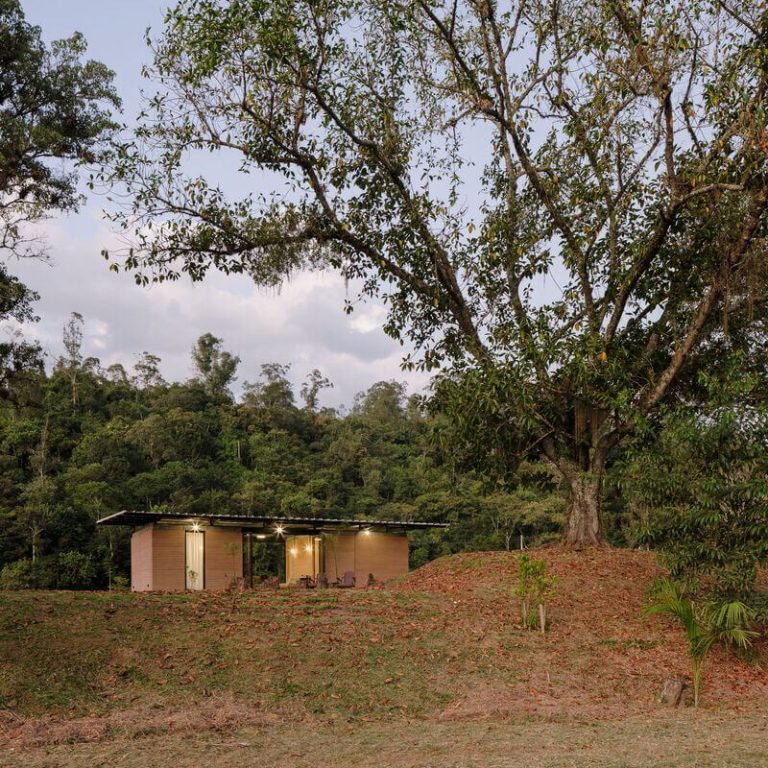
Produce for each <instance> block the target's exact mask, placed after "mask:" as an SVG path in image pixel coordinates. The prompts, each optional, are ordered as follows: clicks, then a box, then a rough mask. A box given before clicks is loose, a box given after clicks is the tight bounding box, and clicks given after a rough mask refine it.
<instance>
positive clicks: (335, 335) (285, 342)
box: [10, 0, 428, 406]
mask: <svg viewBox="0 0 768 768" xmlns="http://www.w3.org/2000/svg"><path fill="white" fill-rule="evenodd" d="M167 5H168V4H167V3H165V2H160V1H159V0H66V2H62V0H22V6H23V8H24V11H25V13H26V16H27V19H28V21H30V22H31V23H33V24H36V25H39V26H40V27H41V28H42V30H43V36H44V38H45V39H46V40H48V41H50V40H52V39H57V38H62V37H68V36H69V35H71V34H72V32H74V31H79V32H81V33H82V34H83V35H84V36H85V39H86V40H87V42H88V57H89V58H94V59H97V60H99V61H102V62H104V63H105V64H106V65H107V66H109V67H110V68H111V69H112V70H114V72H115V74H116V78H115V85H116V88H117V90H118V92H119V94H120V96H121V98H122V99H123V110H124V112H123V116H122V119H123V120H124V121H126V122H128V123H130V122H131V120H132V119H133V118H134V117H135V115H136V114H137V112H138V110H139V108H140V104H141V97H140V93H141V89H142V87H144V86H145V85H146V83H145V81H143V80H142V78H141V74H140V73H141V67H142V64H146V63H149V51H148V49H147V48H146V45H145V42H144V35H145V31H146V29H147V28H148V27H151V28H152V29H153V30H155V31H157V32H159V31H160V29H161V27H162V19H163V12H164V9H165V7H166V6H167ZM105 205H107V203H106V201H105V200H104V199H103V198H100V197H98V196H95V195H92V196H90V197H89V198H88V200H87V203H86V204H85V205H84V206H82V207H81V209H80V211H79V212H78V213H76V214H70V215H68V216H66V217H61V216H57V217H56V218H53V219H51V220H48V221H46V222H44V223H42V224H40V225H39V227H38V230H39V233H40V234H42V235H43V236H44V237H45V238H46V240H47V244H48V254H49V260H48V262H47V263H46V262H42V261H37V260H34V261H33V260H24V261H17V262H14V263H12V264H11V265H10V270H11V272H12V273H13V274H15V275H17V276H18V277H19V278H20V279H21V280H22V282H24V283H25V284H26V285H27V286H29V287H30V288H31V289H33V290H35V291H37V292H38V293H39V294H40V301H39V302H37V304H36V312H37V314H38V315H39V316H40V321H39V322H38V323H36V324H34V325H31V326H27V327H26V328H25V329H24V333H25V336H26V337H28V338H31V339H37V340H38V341H39V342H40V343H41V345H42V347H43V349H44V350H45V352H46V354H47V356H48V361H49V362H52V361H54V360H55V359H56V357H58V355H59V354H60V353H61V349H62V347H61V334H62V328H63V326H64V324H65V323H66V322H67V320H68V318H69V316H70V313H71V312H79V313H80V314H81V315H83V317H84V318H85V329H84V345H83V346H84V350H83V351H84V354H85V355H88V356H94V357H98V358H99V359H100V360H101V362H102V365H103V366H104V367H107V366H108V365H111V364H112V363H118V362H119V363H122V364H123V365H124V366H126V368H129V369H130V366H132V364H133V363H134V362H135V361H136V359H137V357H138V355H139V354H140V353H141V352H142V351H144V350H146V351H149V352H152V353H153V354H156V355H159V356H160V358H161V359H162V366H161V367H162V372H163V375H164V376H165V378H166V379H168V380H185V379H187V378H189V377H191V376H192V375H193V370H192V366H191V362H190V360H191V356H190V350H191V348H192V346H193V345H194V343H195V340H196V339H197V338H198V337H199V336H200V335H201V334H203V333H206V332H210V333H213V334H214V335H215V336H218V337H220V338H222V339H223V341H224V347H225V348H226V349H227V350H229V351H231V352H233V353H235V354H237V355H239V356H240V358H241V364H240V367H239V369H238V383H237V384H236V386H235V389H236V390H237V388H238V385H239V384H241V383H242V382H243V381H255V380H257V379H258V376H259V371H260V367H261V365H262V364H263V363H268V362H278V363H283V364H290V365H291V374H290V377H291V379H292V380H293V381H294V382H295V384H296V391H297V392H298V386H299V383H300V382H301V381H302V380H303V379H304V377H305V375H306V374H307V373H308V372H309V371H311V370H312V369H314V368H319V369H320V370H321V371H322V372H323V374H324V375H326V376H327V377H328V378H330V379H331V381H332V382H333V383H334V389H333V390H330V391H327V392H326V393H324V398H323V404H324V405H328V406H339V405H346V406H350V405H351V404H352V402H353V399H354V396H355V394H356V393H357V392H359V391H361V390H364V389H367V388H368V387H369V386H371V385H372V384H374V383H375V382H377V381H381V380H384V379H396V380H398V381H405V382H407V384H408V386H409V389H410V390H411V391H420V390H421V389H422V388H423V387H424V386H425V385H426V384H427V382H428V379H427V377H426V375H424V374H418V373H407V372H404V371H402V370H401V368H400V363H401V360H402V357H403V348H402V347H401V346H400V345H399V344H398V343H397V342H395V341H394V340H392V339H390V338H389V337H387V336H386V335H385V334H384V333H383V331H382V330H381V326H382V324H383V321H384V317H385V312H384V309H383V307H382V306H380V305H378V304H376V303H373V302H368V303H365V304H362V303H359V304H357V305H356V309H355V311H354V312H353V313H352V314H351V315H346V314H344V312H343V306H344V299H345V298H346V297H348V298H351V299H354V298H355V296H354V294H353V295H350V296H348V294H347V288H346V287H345V285H344V282H343V280H342V279H341V278H340V277H338V276H337V275H335V274H333V273H321V274H318V273H313V274H306V273H302V274H299V275H296V276H295V277H294V278H293V279H292V280H291V281H290V282H288V283H286V284H285V285H284V286H283V287H282V288H281V289H280V290H279V291H267V290H264V289H260V288H256V287H255V286H254V285H253V284H252V283H251V282H250V281H249V280H248V279H247V278H246V277H243V276H231V277H227V276H224V275H221V274H218V273H213V272H211V273H209V276H208V277H207V278H206V280H205V281H203V282H202V283H196V284H193V283H192V282H191V281H189V280H188V279H186V278H184V279H182V280H180V281H178V282H176V283H171V284H162V285H156V286H152V287H150V288H141V287H138V286H136V285H135V283H134V280H133V277H132V276H131V275H130V274H115V273H113V272H110V271H109V269H108V265H107V262H106V261H105V260H104V259H103V258H102V257H101V256H100V253H101V250H102V249H104V248H107V249H110V248H114V247H115V246H116V245H117V238H116V235H115V233H114V231H112V229H111V226H110V224H109V223H108V222H106V221H104V219H103V217H102V210H103V208H104V207H105Z"/></svg>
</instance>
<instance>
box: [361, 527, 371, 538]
mask: <svg viewBox="0 0 768 768" xmlns="http://www.w3.org/2000/svg"><path fill="white" fill-rule="evenodd" d="M362 534H363V536H370V535H371V529H370V528H363V530H362Z"/></svg>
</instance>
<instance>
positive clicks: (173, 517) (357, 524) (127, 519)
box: [96, 510, 448, 534]
mask: <svg viewBox="0 0 768 768" xmlns="http://www.w3.org/2000/svg"><path fill="white" fill-rule="evenodd" d="M149 523H169V524H176V525H194V524H197V525H214V526H225V527H234V528H244V529H246V530H249V531H266V532H270V533H279V532H278V531H276V529H277V528H282V529H283V531H282V532H283V533H288V534H296V533H303V532H308V533H318V532H321V531H332V530H333V531H338V530H347V531H355V530H366V529H367V530H373V531H420V530H426V529H430V528H448V523H423V522H410V521H405V520H350V519H343V518H335V517H275V516H272V515H269V516H267V515H187V514H182V513H179V512H140V511H136V512H133V511H129V510H123V511H122V512H116V513H115V514H113V515H108V516H107V517H102V518H101V520H97V521H96V525H129V526H133V527H134V528H135V527H137V526H141V525H148V524H149Z"/></svg>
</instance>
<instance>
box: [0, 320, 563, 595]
mask: <svg viewBox="0 0 768 768" xmlns="http://www.w3.org/2000/svg"><path fill="white" fill-rule="evenodd" d="M82 328H83V323H82V318H81V317H80V316H78V315H73V316H72V319H71V321H70V322H69V323H68V324H67V326H66V327H65V329H64V334H63V340H62V341H63V354H62V355H61V357H60V358H59V359H58V360H57V361H56V363H55V365H54V366H53V369H52V370H51V371H50V372H46V371H45V370H44V368H43V366H42V365H41V364H40V360H39V357H38V356H36V355H35V354H33V352H34V350H33V349H31V348H30V349H28V353H29V354H28V361H27V363H26V364H21V365H20V366H18V367H17V369H16V370H15V371H13V372H12V373H9V375H8V376H7V380H6V382H5V388H6V397H5V398H4V402H3V405H2V409H1V410H0V440H2V444H1V445H0V454H1V455H2V458H1V459H0V462H1V464H0V574H1V575H0V586H6V587H13V586H25V585H26V586H39V587H89V586H107V585H108V584H109V583H110V582H111V583H113V584H114V583H115V580H116V579H117V583H118V584H120V583H124V579H125V578H126V575H127V568H128V546H127V540H128V532H127V531H122V530H119V529H113V528H107V529H101V528H96V526H95V521H96V520H97V519H98V518H100V517H103V516H105V515H108V514H110V513H111V512H114V511H116V510H120V509H150V508H155V509H157V508H168V509H173V510H176V511H180V512H188V513H190V514H200V515H202V514H205V513H213V512H237V513H243V514H270V515H286V516H287V515H294V516H316V515H317V516H333V517H366V516H369V517H376V518H388V519H390V518H391V519H419V520H446V521H449V522H452V523H453V525H452V527H451V529H450V530H449V531H448V532H442V531H441V532H437V533H428V534H420V535H418V536H415V537H414V540H413V552H412V559H413V562H414V564H420V563H423V562H424V561H426V560H427V559H429V558H431V557H435V556H437V555H439V554H444V553H447V552H452V551H458V550H460V549H476V548H482V549H489V548H513V547H515V546H518V541H519V539H518V537H519V535H520V534H521V533H522V534H523V535H524V536H525V537H526V539H527V540H528V541H529V542H530V541H532V540H537V541H541V540H543V539H546V538H548V537H549V538H551V537H554V536H556V535H557V533H558V531H559V530H560V528H561V526H562V523H563V519H564V518H563V513H564V509H565V504H564V501H563V499H562V496H561V495H560V494H559V493H558V489H557V487H556V485H555V483H554V481H553V479H552V477H551V475H550V473H549V472H548V471H547V470H546V469H545V468H543V467H541V466H538V465H530V466H529V465H524V466H523V467H522V468H521V471H520V473H518V474H519V477H518V478H517V480H516V482H518V483H519V486H518V487H516V488H515V487H511V488H510V487H509V486H507V487H506V488H504V489H503V490H499V489H498V488H496V489H494V490H491V491H489V484H488V482H487V480H485V479H484V478H482V477H480V476H478V475H477V474H476V473H468V472H459V471H458V470H457V469H456V467H455V466H454V465H453V464H452V463H451V462H450V461H449V459H450V457H449V456H448V455H447V453H446V450H445V448H444V447H443V446H444V443H445V441H446V424H445V423H443V422H442V421H441V419H440V417H439V416H437V417H436V416H430V415H428V414H427V413H426V412H425V410H424V408H423V403H422V401H421V400H420V399H419V398H417V397H414V396H412V397H407V396H406V391H405V388H404V386H403V385H402V384H400V383H397V382H394V381H389V382H378V383H376V384H374V385H373V386H372V387H370V388H369V389H368V390H367V391H365V392H363V393H361V394H360V395H358V396H357V398H356V400H355V402H354V405H353V406H352V408H351V409H350V410H349V412H348V413H347V414H346V415H342V414H340V413H338V412H337V411H335V410H333V409H330V408H324V407H322V405H321V401H322V391H323V390H324V389H326V388H328V387H330V386H332V384H331V382H329V381H328V380H327V379H325V378H324V377H323V376H322V375H321V373H320V372H318V371H313V372H311V373H310V374H309V375H308V376H307V377H306V381H305V382H304V384H303V385H302V387H301V390H300V393H299V396H298V397H297V395H296V393H295V392H294V391H293V389H292V387H291V384H290V382H289V380H288V377H287V375H288V367H287V366H283V365H279V364H276V363H267V364H264V365H263V366H262V373H261V377H260V378H259V380H258V381H257V382H253V383H248V382H245V383H244V384H243V386H242V397H241V398H240V399H239V401H235V399H234V398H233V396H232V394H231V391H230V387H231V384H232V382H233V381H234V380H235V375H236V369H237V365H238V363H239V360H238V358H237V357H235V356H233V355H231V354H229V353H227V352H226V351H224V349H223V347H222V343H221V341H220V340H219V339H216V338H215V337H213V336H212V335H210V334H206V335H204V336H202V337H201V338H200V339H199V340H198V342H197V344H196V346H195V348H194V349H193V350H192V362H193V365H194V368H195V370H196V375H195V377H194V378H192V379H191V380H189V381H186V382H183V383H179V382H170V383H169V382H166V381H164V380H163V378H162V375H161V372H160V367H161V361H160V360H159V358H157V357H156V356H154V355H152V354H150V353H146V352H145V353H144V354H142V355H141V356H140V358H139V359H138V362H137V363H136V364H135V365H134V366H133V368H132V370H131V371H130V373H129V372H128V371H127V370H126V369H125V368H124V367H123V366H121V365H112V366H110V367H109V368H107V369H104V368H103V367H102V366H101V364H100V362H99V361H98V360H97V359H94V358H88V357H84V356H83V353H82V340H83V339H82Z"/></svg>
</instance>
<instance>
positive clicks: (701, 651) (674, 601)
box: [646, 579, 757, 707]
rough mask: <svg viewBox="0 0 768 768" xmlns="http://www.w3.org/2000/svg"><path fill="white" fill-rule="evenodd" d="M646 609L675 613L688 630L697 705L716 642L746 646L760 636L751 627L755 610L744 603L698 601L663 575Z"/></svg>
mask: <svg viewBox="0 0 768 768" xmlns="http://www.w3.org/2000/svg"><path fill="white" fill-rule="evenodd" d="M646 613H647V614H648V615H653V614H665V615H668V616H671V617H673V618H674V619H676V620H677V621H678V622H679V624H680V626H681V627H682V628H683V630H684V631H685V634H686V637H687V639H688V653H689V656H690V658H691V670H692V679H693V705H694V706H695V707H698V706H699V694H700V692H701V682H702V675H703V670H704V661H705V660H706V658H707V655H708V654H709V652H710V650H711V649H712V646H713V645H715V644H716V643H723V644H726V645H731V646H734V647H735V648H739V649H742V650H744V649H747V648H749V646H750V645H751V644H752V639H753V638H754V637H756V636H757V633H756V632H753V631H752V630H751V629H750V624H751V621H752V618H753V612H752V611H751V610H750V608H748V607H747V606H746V605H745V604H744V603H742V602H740V601H738V600H732V601H721V602H717V603H705V604H697V603H695V602H694V601H693V600H692V599H691V598H690V597H689V596H688V595H687V593H686V590H685V589H684V588H683V587H681V586H680V585H679V584H677V583H676V582H674V581H672V580H671V579H663V580H661V581H660V582H659V583H658V584H657V585H656V586H655V589H654V591H653V593H652V595H651V601H650V603H649V605H648V607H647V608H646Z"/></svg>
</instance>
